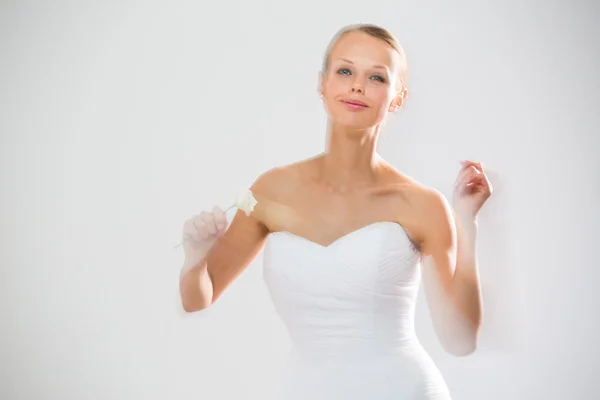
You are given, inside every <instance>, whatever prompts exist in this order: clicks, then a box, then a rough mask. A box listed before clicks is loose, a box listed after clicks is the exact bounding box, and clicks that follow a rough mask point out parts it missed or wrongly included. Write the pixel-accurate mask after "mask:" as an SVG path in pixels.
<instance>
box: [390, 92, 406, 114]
mask: <svg viewBox="0 0 600 400" xmlns="http://www.w3.org/2000/svg"><path fill="white" fill-rule="evenodd" d="M407 95H408V89H406V88H404V89H402V90H401V91H399V92H398V94H397V95H396V97H394V100H392V102H391V104H390V108H389V111H390V112H395V111H398V110H399V109H400V108H402V104H404V100H406V96H407Z"/></svg>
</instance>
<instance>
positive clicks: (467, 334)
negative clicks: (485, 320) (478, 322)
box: [440, 329, 479, 357]
mask: <svg viewBox="0 0 600 400" xmlns="http://www.w3.org/2000/svg"><path fill="white" fill-rule="evenodd" d="M478 337H479V330H478V329H473V330H469V331H464V330H463V331H462V332H460V333H458V332H456V333H455V334H454V335H448V334H446V335H443V336H441V337H440V339H443V340H441V344H442V347H443V348H444V350H445V351H446V353H448V354H451V355H453V356H455V357H467V356H470V355H472V354H473V353H475V351H476V350H477V346H478V344H479V343H478Z"/></svg>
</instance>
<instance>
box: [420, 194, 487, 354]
mask: <svg viewBox="0 0 600 400" xmlns="http://www.w3.org/2000/svg"><path fill="white" fill-rule="evenodd" d="M421 204H422V207H421V211H422V213H421V214H420V215H422V216H423V217H422V221H424V235H425V237H424V241H423V244H422V253H423V285H424V288H425V293H426V298H427V303H428V305H429V309H430V311H431V316H432V321H433V325H434V328H435V330H436V334H437V336H438V338H439V339H440V342H441V344H442V346H443V347H444V349H445V350H446V351H448V352H449V353H451V354H453V355H456V356H465V355H469V354H471V353H473V352H474V351H475V349H476V347H477V337H478V333H479V329H480V326H481V317H482V302H481V292H480V283H479V273H478V267H477V255H476V239H477V223H476V222H475V221H474V220H473V221H468V220H466V219H460V218H457V219H456V220H455V218H454V215H453V214H454V213H453V212H452V210H451V208H450V206H449V204H448V202H447V201H446V198H445V197H444V196H443V195H442V194H441V193H439V192H437V191H434V190H428V191H427V192H426V194H424V195H423V199H422V202H421Z"/></svg>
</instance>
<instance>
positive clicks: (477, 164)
mask: <svg viewBox="0 0 600 400" xmlns="http://www.w3.org/2000/svg"><path fill="white" fill-rule="evenodd" d="M460 164H461V165H462V166H463V168H468V167H470V166H474V167H475V168H477V170H479V172H484V170H483V163H482V162H479V161H471V160H461V161H460Z"/></svg>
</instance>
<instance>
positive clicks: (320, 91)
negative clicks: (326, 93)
mask: <svg viewBox="0 0 600 400" xmlns="http://www.w3.org/2000/svg"><path fill="white" fill-rule="evenodd" d="M317 79H318V83H317V94H318V95H319V97H323V72H322V71H319V76H318V78H317Z"/></svg>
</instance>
